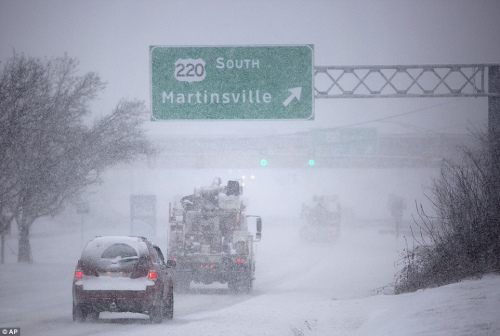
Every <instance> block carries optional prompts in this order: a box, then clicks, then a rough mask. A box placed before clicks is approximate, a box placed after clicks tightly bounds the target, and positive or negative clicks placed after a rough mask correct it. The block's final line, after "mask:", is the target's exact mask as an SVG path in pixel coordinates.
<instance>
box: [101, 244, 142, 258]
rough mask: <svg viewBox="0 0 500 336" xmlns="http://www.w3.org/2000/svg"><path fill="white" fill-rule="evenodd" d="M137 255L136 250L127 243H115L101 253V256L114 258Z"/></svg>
mask: <svg viewBox="0 0 500 336" xmlns="http://www.w3.org/2000/svg"><path fill="white" fill-rule="evenodd" d="M132 257H138V255H137V252H136V250H135V249H134V248H133V247H132V246H130V245H127V244H123V243H117V244H113V245H111V246H110V247H108V248H106V249H105V250H104V252H103V253H102V256H101V258H106V259H115V258H121V259H123V258H132Z"/></svg>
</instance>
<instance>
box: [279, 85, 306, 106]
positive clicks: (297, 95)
mask: <svg viewBox="0 0 500 336" xmlns="http://www.w3.org/2000/svg"><path fill="white" fill-rule="evenodd" d="M288 91H289V92H290V93H291V95H290V96H289V97H288V98H287V99H286V100H285V101H284V102H283V105H285V106H288V104H290V102H291V101H292V100H293V98H297V100H300V93H301V92H302V88H301V87H296V88H293V89H288Z"/></svg>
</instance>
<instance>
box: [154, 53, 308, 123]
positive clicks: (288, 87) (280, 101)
mask: <svg viewBox="0 0 500 336" xmlns="http://www.w3.org/2000/svg"><path fill="white" fill-rule="evenodd" d="M150 65H151V105H152V108H151V119H152V120H153V121H162V120H166V121H167V120H213V119H228V120H245V119H249V120H252V119H257V120H266V119H267V120H284V119H285V120H286V119H290V120H292V119H313V116H314V113H313V99H314V93H313V47H312V46H310V45H293V46H250V47H244V46H241V47H238V46H237V47H165V46H151V47H150Z"/></svg>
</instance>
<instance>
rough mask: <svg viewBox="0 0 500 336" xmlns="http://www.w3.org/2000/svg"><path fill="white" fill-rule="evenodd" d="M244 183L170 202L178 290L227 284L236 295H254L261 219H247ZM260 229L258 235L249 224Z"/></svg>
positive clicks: (171, 244) (170, 242)
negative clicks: (194, 285)
mask: <svg viewBox="0 0 500 336" xmlns="http://www.w3.org/2000/svg"><path fill="white" fill-rule="evenodd" d="M242 192H243V188H242V186H241V185H240V183H239V181H228V182H227V185H226V186H222V185H221V180H220V178H215V179H214V182H213V183H212V185H211V186H208V187H199V188H195V190H194V193H193V194H192V195H188V196H184V197H182V198H181V199H180V201H176V202H174V204H172V203H170V207H169V226H170V230H169V238H168V255H169V258H170V259H173V260H175V262H176V268H175V270H174V271H173V278H174V288H176V289H177V290H179V291H187V290H189V287H190V285H191V283H192V282H194V283H195V284H199V283H202V284H206V285H208V284H211V283H214V282H220V283H221V284H225V283H227V284H228V288H229V290H230V291H232V292H247V293H248V292H250V291H251V290H252V281H253V280H254V275H255V256H254V245H253V244H254V242H258V241H260V239H261V235H262V219H261V217H260V216H254V215H246V214H245V204H244V203H243V201H242V199H241V197H242ZM250 223H252V224H255V226H256V230H255V236H254V235H253V234H252V233H251V232H250V231H249V229H248V225H249V224H250Z"/></svg>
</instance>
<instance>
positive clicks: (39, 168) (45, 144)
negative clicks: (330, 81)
mask: <svg viewBox="0 0 500 336" xmlns="http://www.w3.org/2000/svg"><path fill="white" fill-rule="evenodd" d="M0 71H1V72H0V169H1V171H0V207H1V209H0V213H4V214H9V215H10V216H11V219H12V218H15V220H16V222H17V225H18V229H19V255H18V261H20V262H29V261H31V260H32V256H31V247H30V241H29V231H30V228H31V226H32V224H33V223H34V222H35V220H36V219H37V218H39V217H41V216H46V215H55V214H57V213H58V212H60V211H61V210H62V209H63V206H64V204H65V203H66V202H67V201H68V200H71V199H72V198H74V197H76V196H78V193H79V192H81V191H82V190H83V189H84V188H85V187H87V186H89V185H91V184H94V183H97V182H99V178H100V175H101V173H102V172H103V171H104V170H105V169H107V168H109V167H111V166H113V165H116V164H119V163H124V162H125V163H126V162H131V161H133V160H136V159H139V158H141V156H143V155H150V154H152V153H153V152H154V150H153V147H152V145H151V144H150V142H149V140H148V139H147V138H146V135H145V133H144V131H143V129H142V128H141V126H142V124H143V122H144V121H145V120H146V118H147V115H148V113H147V110H146V108H145V104H144V102H141V101H121V102H119V103H118V105H117V107H116V108H115V109H114V111H112V113H111V114H110V115H108V116H105V117H102V118H101V119H99V120H96V121H95V122H94V124H93V125H92V126H85V121H86V119H87V118H88V117H89V114H90V112H91V111H90V108H89V103H90V102H91V101H92V100H93V99H95V98H96V96H97V94H98V93H100V92H101V91H102V90H103V89H104V87H105V84H104V83H103V82H102V81H101V79H100V78H99V76H98V75H97V74H95V73H92V72H89V73H86V74H84V75H78V61H77V60H76V59H73V58H69V57H67V56H64V57H59V58H55V59H51V60H40V59H36V58H30V57H26V56H24V55H22V54H17V53H14V56H13V57H12V58H11V59H9V60H8V61H7V63H6V64H5V66H4V67H3V69H1V70H0ZM7 219H8V218H6V220H4V221H3V222H5V223H7V222H8V220H7Z"/></svg>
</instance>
